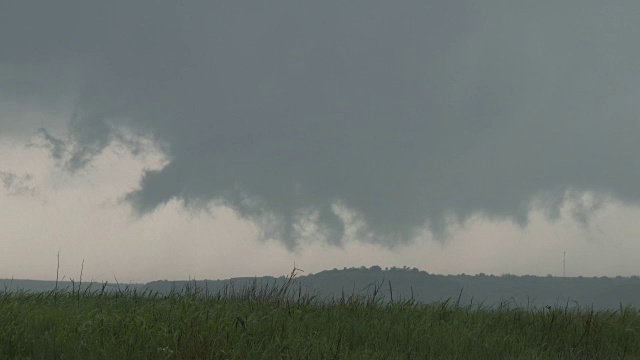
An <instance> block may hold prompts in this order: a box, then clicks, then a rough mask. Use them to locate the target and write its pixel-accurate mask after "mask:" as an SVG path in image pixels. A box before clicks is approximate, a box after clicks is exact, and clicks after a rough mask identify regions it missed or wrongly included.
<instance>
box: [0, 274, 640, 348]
mask: <svg viewBox="0 0 640 360" xmlns="http://www.w3.org/2000/svg"><path fill="white" fill-rule="evenodd" d="M294 277H295V270H294V272H293V273H292V274H291V276H290V277H289V278H288V281H287V282H286V283H285V284H284V285H282V286H279V287H276V286H271V287H270V286H257V284H255V283H254V284H253V286H249V287H247V288H244V289H238V290H235V289H230V288H227V289H225V290H223V291H220V292H217V293H215V294H208V293H207V292H205V291H200V290H199V289H197V288H192V289H187V290H186V291H184V292H181V293H177V292H173V293H170V294H168V295H159V294H158V293H151V292H143V293H139V292H137V291H136V290H130V289H128V288H125V289H122V290H118V291H114V292H106V291H104V287H103V289H102V290H98V291H82V290H80V289H73V290H72V291H60V290H55V291H52V292H49V293H27V292H13V293H11V292H6V291H5V292H3V293H0V358H3V359H5V358H6V359H18V358H19V359H24V358H31V359H57V358H64V359H151V358H152V359H258V358H273V359H281V358H290V359H304V358H309V359H396V358H402V359H413V358H415V359H425V358H426V359H432V358H443V359H471V358H475V359H589V358H592V359H603V358H616V359H623V358H629V359H632V358H639V357H640V316H639V313H638V311H637V310H636V309H633V308H629V307H627V308H623V307H621V308H620V309H619V310H618V311H601V312H595V311H593V310H590V309H576V308H571V309H569V308H568V307H562V306H558V307H545V308H540V309H537V308H522V307H520V308H517V307H512V306H511V307H509V306H501V307H498V308H494V309H491V308H484V307H482V306H473V307H472V306H466V307H461V306H458V305H457V304H456V302H455V301H454V302H444V303H435V304H419V303H415V302H413V301H412V300H405V301H392V302H389V301H386V302H385V301H381V299H380V298H379V297H377V290H378V289H379V285H377V284H374V285H373V287H372V288H371V289H370V291H369V293H366V294H354V295H351V296H350V297H345V296H342V297H340V298H338V299H335V300H334V301H332V302H325V301H319V300H317V298H316V296H315V295H314V294H308V293H304V292H303V291H301V288H299V287H296V286H295V281H294Z"/></svg>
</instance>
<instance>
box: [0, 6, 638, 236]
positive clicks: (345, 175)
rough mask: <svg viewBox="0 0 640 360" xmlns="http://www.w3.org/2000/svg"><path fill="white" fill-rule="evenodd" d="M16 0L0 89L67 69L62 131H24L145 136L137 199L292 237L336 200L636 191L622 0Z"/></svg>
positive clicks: (51, 88) (409, 204)
mask: <svg viewBox="0 0 640 360" xmlns="http://www.w3.org/2000/svg"><path fill="white" fill-rule="evenodd" d="M31 4H32V3H27V2H13V3H11V4H8V5H7V4H5V5H3V11H2V14H1V15H0V43H2V44H3V50H2V52H0V70H2V72H3V73H5V72H6V73H11V74H12V76H11V77H6V76H2V77H0V82H4V84H3V83H0V86H1V87H2V89H3V91H2V93H0V95H1V96H2V98H3V99H1V100H3V101H5V102H7V101H13V100H14V99H20V101H21V102H23V103H32V104H34V106H36V105H37V106H44V107H46V106H53V105H51V103H55V101H56V99H58V98H59V97H60V95H59V93H58V92H59V90H57V89H64V90H65V91H69V89H70V88H72V89H74V91H75V92H74V96H75V100H74V107H73V109H71V111H70V112H72V113H73V116H72V118H71V122H70V125H69V129H68V130H69V135H70V136H69V138H68V139H65V142H67V144H66V145H65V144H62V143H56V142H55V141H57V139H56V138H54V137H53V136H52V135H50V134H49V133H48V132H46V130H43V131H42V134H44V135H45V136H47V137H48V139H49V140H50V141H51V146H50V149H51V150H52V155H54V156H56V157H58V158H63V157H65V156H66V157H65V161H66V166H67V167H68V168H69V169H70V170H79V169H82V168H84V167H85V166H86V165H87V164H89V163H90V162H91V161H92V159H93V158H94V157H95V156H97V155H99V154H100V153H101V152H102V151H103V150H104V149H105V148H106V147H107V146H109V144H110V143H112V142H113V141H114V140H116V139H118V134H121V132H122V131H123V129H126V130H127V131H129V132H130V133H132V134H136V135H140V136H144V137H149V138H150V139H152V140H153V141H154V142H155V144H156V145H157V146H159V147H160V148H161V149H162V150H163V151H164V153H165V155H166V156H167V159H168V163H167V165H166V166H165V167H164V168H162V169H160V170H154V171H147V172H146V173H145V174H144V176H143V179H142V181H141V183H140V187H139V188H138V189H136V190H134V191H132V192H131V193H129V194H128V195H126V199H127V200H128V201H129V202H130V203H131V204H132V205H133V207H134V209H135V210H136V211H137V212H139V213H142V214H144V213H148V212H151V211H153V210H154V209H156V208H157V207H158V206H160V205H162V204H164V203H167V202H168V201H170V200H171V199H175V198H177V199H179V200H183V201H184V202H185V203H186V204H187V205H189V204H206V203H209V202H213V203H214V204H223V205H226V206H229V207H231V208H233V209H234V210H236V211H237V212H238V214H240V215H241V216H242V217H244V218H247V219H249V220H252V221H255V222H256V223H257V224H261V225H262V228H263V230H264V231H265V236H266V237H269V238H276V239H279V240H282V241H283V242H284V243H285V244H286V245H287V246H288V247H290V248H295V247H296V245H297V244H298V241H299V240H298V239H299V231H298V230H297V229H299V226H300V224H301V221H302V222H303V221H304V219H306V218H309V219H313V220H314V221H315V224H316V226H317V230H318V232H319V233H320V234H323V235H324V236H325V237H326V239H327V240H328V241H329V242H332V243H336V244H339V243H340V242H341V241H342V238H343V236H344V232H345V226H346V225H345V223H344V221H343V220H344V218H343V217H341V216H339V215H338V213H339V211H336V205H339V206H342V207H344V208H346V209H349V210H351V211H352V212H353V213H354V214H356V217H357V219H358V220H359V221H361V222H362V223H364V224H366V227H365V228H366V230H367V231H368V232H369V233H370V234H372V236H371V237H370V238H369V241H376V242H384V243H386V244H394V243H398V242H402V241H406V240H408V239H411V238H412V237H413V236H414V235H415V234H416V232H417V231H419V230H420V229H421V228H422V227H423V226H425V225H426V226H428V227H429V229H430V230H431V231H433V232H435V233H443V232H445V231H446V227H447V221H450V219H451V217H453V218H455V219H457V220H458V221H464V220H465V219H467V218H469V217H470V216H472V215H474V214H484V215H486V216H488V217H491V218H508V219H512V220H513V221H515V222H518V223H521V224H526V221H527V216H528V213H529V211H530V207H531V204H532V202H533V201H534V200H536V199H544V200H545V201H542V202H540V203H541V204H543V205H544V206H546V207H548V208H549V209H548V210H549V213H550V214H553V213H554V209H557V208H559V206H560V205H561V204H562V200H563V199H564V198H565V196H566V194H567V193H568V192H593V193H599V194H606V196H610V197H612V198H614V199H617V200H620V201H623V202H626V203H631V204H637V203H638V201H639V200H640V187H638V185H637V184H638V183H637V179H638V178H639V175H640V160H639V158H638V156H637V154H638V153H639V152H640V143H639V142H638V140H637V139H638V138H639V137H640V121H639V119H638V114H639V113H640V112H639V111H638V110H640V109H639V108H640V105H638V104H639V102H638V99H639V98H640V97H639V96H640V91H639V90H638V84H640V72H639V71H638V69H639V68H640V48H639V47H638V46H637V39H638V38H640V23H638V22H637V19H638V18H639V17H640V3H638V2H637V1H630V0H629V1H608V2H601V1H595V0H588V1H577V0H576V1H565V2H557V1H538V2H535V3H527V4H524V3H521V2H513V1H485V2H482V3H481V4H480V3H478V2H474V1H417V0H416V1H413V0H412V1H403V2H380V1H351V2H343V1H337V0H329V1H321V2H318V1H315V2H311V1H297V2H293V1H290V2H286V1H270V2H252V3H251V4H248V3H244V2H237V1H234V2H189V3H187V4H184V3H179V2H175V1H153V2H151V1H149V2H145V1H138V2H123V1H112V2H100V3H98V2H95V3H92V4H89V2H86V1H59V2H55V3H54V2H40V4H38V5H37V6H35V5H31ZM24 19H30V21H24ZM61 69H64V71H61ZM33 74H40V76H39V77H38V78H37V80H34V77H33ZM61 74H63V75H64V74H70V75H69V76H62V75H61ZM71 74H72V75H73V76H72V75H71ZM14 89H17V90H15V91H12V90H14ZM60 101H62V100H60ZM3 121H5V120H3ZM556 212H557V211H556ZM306 215H308V216H306Z"/></svg>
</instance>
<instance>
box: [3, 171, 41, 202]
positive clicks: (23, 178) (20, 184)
mask: <svg viewBox="0 0 640 360" xmlns="http://www.w3.org/2000/svg"><path fill="white" fill-rule="evenodd" d="M32 180H33V176H32V175H30V174H25V175H18V174H16V173H12V172H8V171H0V184H2V187H3V188H4V191H5V194H7V195H11V196H19V195H32V196H33V195H35V194H36V193H37V192H38V189H37V188H36V187H35V186H34V185H32Z"/></svg>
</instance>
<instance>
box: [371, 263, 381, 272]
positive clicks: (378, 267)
mask: <svg viewBox="0 0 640 360" xmlns="http://www.w3.org/2000/svg"><path fill="white" fill-rule="evenodd" d="M369 270H370V271H375V272H380V271H382V268H381V267H380V266H378V265H373V266H372V267H370V268H369Z"/></svg>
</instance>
